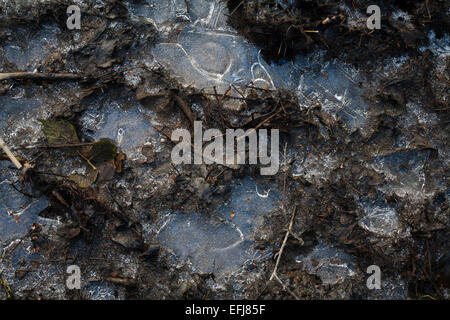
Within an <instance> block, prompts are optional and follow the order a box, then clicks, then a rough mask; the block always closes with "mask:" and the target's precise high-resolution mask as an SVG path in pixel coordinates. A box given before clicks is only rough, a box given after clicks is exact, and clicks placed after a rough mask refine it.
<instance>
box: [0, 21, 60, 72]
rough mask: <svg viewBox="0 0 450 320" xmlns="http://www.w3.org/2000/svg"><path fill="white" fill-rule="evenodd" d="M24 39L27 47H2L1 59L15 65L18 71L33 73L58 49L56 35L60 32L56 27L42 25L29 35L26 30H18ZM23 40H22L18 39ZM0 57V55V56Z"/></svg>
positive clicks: (11, 45) (13, 45)
mask: <svg viewBox="0 0 450 320" xmlns="http://www.w3.org/2000/svg"><path fill="white" fill-rule="evenodd" d="M18 32H19V34H21V35H22V36H23V38H25V39H26V40H25V42H26V43H27V44H28V46H27V47H25V48H22V47H20V46H18V45H15V44H7V45H5V46H4V47H3V58H4V59H6V60H8V62H10V63H12V64H14V65H16V67H17V70H18V71H34V70H35V68H36V67H37V66H38V65H39V64H41V63H42V61H43V60H45V58H46V57H48V56H49V55H50V54H51V53H52V52H53V51H54V50H55V49H57V48H58V47H59V41H58V39H57V36H56V35H57V34H59V33H60V32H61V30H60V29H59V28H58V26H56V25H43V26H42V28H41V29H39V30H38V31H37V32H35V33H32V34H29V32H28V30H27V29H21V28H19V29H18ZM20 40H23V39H20ZM0 57H1V55H0Z"/></svg>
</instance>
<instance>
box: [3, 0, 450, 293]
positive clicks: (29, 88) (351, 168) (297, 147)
mask: <svg viewBox="0 0 450 320" xmlns="http://www.w3.org/2000/svg"><path fill="white" fill-rule="evenodd" d="M73 2H74V4H76V5H77V6H79V7H80V8H81V28H80V29H75V30H69V29H68V27H67V25H66V20H67V18H68V16H69V15H68V14H67V13H66V9H67V6H66V5H64V4H63V3H61V2H60V1H53V0H39V1H13V0H0V79H1V80H0V137H2V138H3V140H4V141H5V142H6V144H7V145H8V146H9V148H10V149H11V150H12V152H13V153H14V154H15V156H16V157H17V159H18V160H19V161H20V162H21V164H22V165H23V168H22V169H21V170H18V169H17V168H16V167H15V166H14V165H13V163H12V162H11V161H10V160H9V158H8V157H7V155H6V154H4V153H3V151H0V298H1V299H448V298H449V294H450V291H449V283H450V281H449V279H450V274H449V258H450V251H449V249H450V243H449V223H450V210H449V204H450V203H449V197H450V191H449V164H450V163H449V161H450V160H449V151H450V150H449V144H448V137H449V99H450V89H449V88H450V87H449V81H450V74H449V70H450V68H449V63H450V58H449V55H450V38H449V31H450V26H449V24H450V19H449V14H450V6H449V4H448V3H444V2H442V1H438V0H430V1H420V2H419V1H381V0H378V1H373V4H376V5H378V6H379V7H380V8H381V12H382V17H381V18H382V26H381V29H379V30H369V29H368V28H367V26H366V19H367V17H368V15H367V14H366V9H367V3H366V2H365V1H359V0H354V1H326V0H312V1H296V0H289V1H288V0H285V1H284V0H263V1H235V0H230V1H219V0H190V1H184V0H158V1H157V0H135V1H126V0H114V1H113V0H76V1H73ZM17 72H22V73H20V74H18V73H17ZM58 74H59V75H61V74H66V75H67V74H69V75H70V76H65V77H64V78H59V77H57V75H58ZM3 76H4V77H3ZM193 120H198V121H202V125H203V128H204V129H208V128H216V129H219V130H220V131H221V132H225V130H226V129H227V128H233V129H237V128H242V129H245V130H247V129H251V128H264V129H279V132H280V141H279V151H280V165H279V170H278V173H277V174H275V175H261V174H260V172H261V171H260V169H261V165H247V164H239V165H220V164H201V165H194V164H191V165H188V164H175V163H173V162H172V160H171V151H172V148H173V147H174V142H173V141H172V140H171V134H172V132H173V131H174V130H176V129H181V128H184V129H187V130H189V131H190V132H192V131H193ZM247 163H248V162H247ZM71 265H76V266H78V267H79V268H80V271H81V288H80V289H71V288H70V286H67V283H66V280H67V279H68V277H69V274H68V273H67V267H68V266H71ZM372 265H376V266H378V267H379V268H380V270H381V272H382V278H381V280H382V281H381V288H380V289H375V290H372V289H369V288H368V286H367V284H366V281H367V278H368V277H369V276H370V274H368V273H367V269H368V267H369V266H372ZM274 275H276V277H274Z"/></svg>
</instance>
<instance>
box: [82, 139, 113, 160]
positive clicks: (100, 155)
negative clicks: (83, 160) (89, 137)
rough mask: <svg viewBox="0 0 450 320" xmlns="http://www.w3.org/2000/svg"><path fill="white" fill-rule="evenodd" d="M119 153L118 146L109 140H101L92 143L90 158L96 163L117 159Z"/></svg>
mask: <svg viewBox="0 0 450 320" xmlns="http://www.w3.org/2000/svg"><path fill="white" fill-rule="evenodd" d="M116 155H117V146H116V145H115V144H114V143H112V142H111V141H109V140H100V141H98V142H96V143H94V144H93V145H92V148H91V150H90V151H89V160H90V161H91V162H92V163H93V164H94V165H100V164H102V163H105V162H108V161H111V160H113V159H115V157H116Z"/></svg>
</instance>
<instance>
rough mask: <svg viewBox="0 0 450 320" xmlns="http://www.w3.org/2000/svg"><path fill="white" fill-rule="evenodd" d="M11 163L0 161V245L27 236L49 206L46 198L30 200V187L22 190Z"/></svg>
mask: <svg viewBox="0 0 450 320" xmlns="http://www.w3.org/2000/svg"><path fill="white" fill-rule="evenodd" d="M11 166H12V164H11V162H9V161H0V245H1V246H3V245H4V244H6V243H8V242H9V241H11V240H14V239H18V238H21V237H23V236H25V235H26V233H27V232H28V231H29V230H30V227H31V225H32V224H33V223H34V222H38V221H39V213H41V212H42V211H43V210H44V209H45V208H47V206H48V201H47V199H46V198H44V197H43V198H40V199H36V198H30V197H28V196H27V195H25V193H29V192H30V191H31V190H30V188H29V186H27V187H26V188H25V190H21V186H20V183H16V184H14V186H15V188H14V186H13V183H14V182H15V181H16V180H17V173H16V172H15V171H17V170H15V169H9V168H10V167H11ZM19 190H20V191H22V192H23V193H22V192H20V191H19Z"/></svg>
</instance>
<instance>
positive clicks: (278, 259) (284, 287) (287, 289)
mask: <svg viewBox="0 0 450 320" xmlns="http://www.w3.org/2000/svg"><path fill="white" fill-rule="evenodd" d="M296 211H297V207H294V210H293V211H292V217H291V221H290V222H289V227H288V230H287V231H286V235H285V236H284V240H283V243H282V244H281V247H280V250H279V251H278V253H277V255H278V257H277V262H276V263H275V268H274V269H273V272H272V275H271V276H270V278H269V281H272V280H273V279H275V280H277V281H278V283H280V284H281V286H282V287H283V289H284V290H286V291H287V292H288V293H289V294H290V295H292V296H293V297H294V298H295V299H297V300H300V298H299V297H298V296H297V295H296V294H295V293H293V292H292V291H291V290H289V288H288V287H287V286H286V285H285V284H284V283H283V281H281V279H280V278H279V277H278V274H277V271H278V265H279V264H280V260H281V255H282V254H283V250H284V247H285V246H286V242H287V240H288V238H289V235H293V233H292V225H293V223H294V217H295V212H296ZM302 242H303V240H302Z"/></svg>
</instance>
